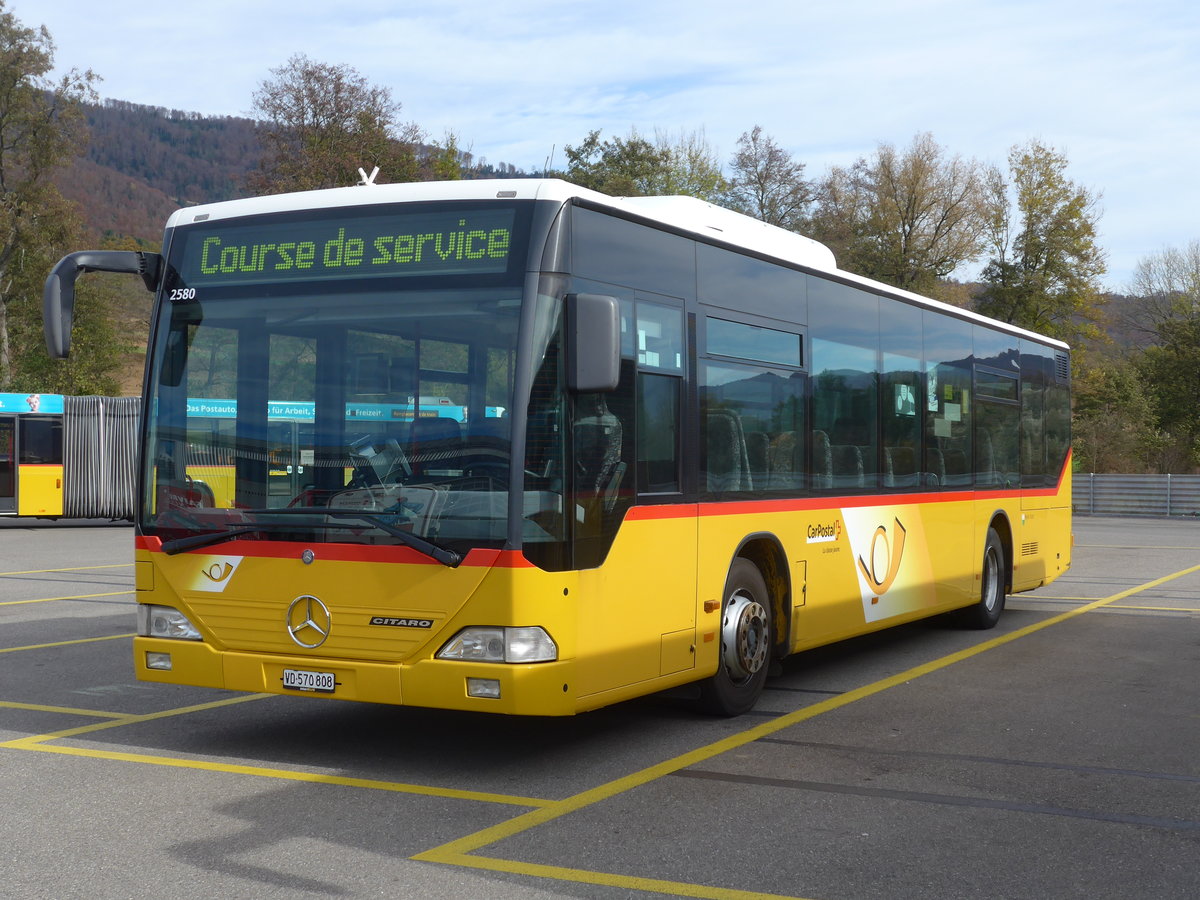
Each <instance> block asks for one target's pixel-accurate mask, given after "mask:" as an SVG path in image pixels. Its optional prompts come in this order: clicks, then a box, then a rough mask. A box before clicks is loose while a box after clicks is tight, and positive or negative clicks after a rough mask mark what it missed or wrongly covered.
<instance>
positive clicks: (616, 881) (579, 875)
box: [414, 856, 800, 900]
mask: <svg viewBox="0 0 1200 900" xmlns="http://www.w3.org/2000/svg"><path fill="white" fill-rule="evenodd" d="M414 858H415V857H414ZM456 865H460V866H469V867H470V868H474V869H487V870H489V871H494V872H508V873H509V874H512V875H534V876H536V877H539V878H555V879H557V880H559V881H573V882H578V883H582V884H599V885H604V886H605V887H618V888H625V889H627V890H631V891H653V892H656V893H659V894H673V895H674V896H676V897H702V898H705V900H800V898H798V897H793V896H790V895H785V894H763V893H759V892H757V891H739V890H735V889H733V888H720V887H711V886H709V885H706V884H688V883H687V882H682V881H662V880H660V879H658V878H640V877H638V876H635V875H617V874H614V873H611V872H590V871H588V870H587V869H568V868H564V867H562V866H544V865H540V864H538V863H514V862H511V861H509V860H506V859H491V858H488V857H484V856H463V857H460V858H459V859H458V860H457V861H456Z"/></svg>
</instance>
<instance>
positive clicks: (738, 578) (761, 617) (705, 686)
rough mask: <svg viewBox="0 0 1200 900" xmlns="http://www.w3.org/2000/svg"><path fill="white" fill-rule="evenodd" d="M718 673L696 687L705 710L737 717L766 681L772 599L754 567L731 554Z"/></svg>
mask: <svg viewBox="0 0 1200 900" xmlns="http://www.w3.org/2000/svg"><path fill="white" fill-rule="evenodd" d="M720 638H721V648H720V659H719V660H718V661H717V672H716V674H715V675H713V676H712V677H711V678H709V679H708V680H707V681H705V682H703V683H702V684H701V686H700V706H701V708H702V709H703V710H704V711H705V712H708V713H712V714H714V715H721V716H740V715H741V714H742V713H746V712H749V711H750V710H751V709H753V708H754V704H755V703H756V702H757V701H758V697H759V695H760V694H761V693H762V689H763V685H764V684H765V683H766V680H767V669H768V667H769V663H770V661H771V647H772V646H773V643H774V628H773V624H772V622H771V598H770V597H769V596H768V594H767V583H766V582H765V581H764V580H763V577H762V573H761V572H759V570H758V567H757V566H755V565H754V563H752V562H750V561H749V560H748V559H741V558H739V559H735V560H734V561H733V565H732V566H730V568H729V575H728V577H727V578H726V579H725V593H724V600H723V602H722V605H721V632H720Z"/></svg>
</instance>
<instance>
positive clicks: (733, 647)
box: [721, 593, 771, 680]
mask: <svg viewBox="0 0 1200 900" xmlns="http://www.w3.org/2000/svg"><path fill="white" fill-rule="evenodd" d="M767 622H768V619H767V611H766V609H764V608H763V605H762V604H761V603H759V602H758V601H757V600H755V599H754V598H752V597H748V596H747V595H745V594H742V593H737V594H734V595H733V596H732V597H730V598H729V602H728V603H727V604H726V605H725V615H724V616H723V618H722V619H721V653H722V656H723V660H724V663H725V668H726V670H727V671H728V672H729V675H730V677H731V678H733V679H735V680H738V679H745V678H750V677H752V676H754V675H755V674H757V673H758V672H759V671H760V670H761V669H762V668H763V666H765V665H766V664H767V656H768V654H769V652H770V649H771V647H770V643H771V635H770V628H769V626H768V624H767Z"/></svg>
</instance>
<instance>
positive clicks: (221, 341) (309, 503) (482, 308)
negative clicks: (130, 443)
mask: <svg viewBox="0 0 1200 900" xmlns="http://www.w3.org/2000/svg"><path fill="white" fill-rule="evenodd" d="M335 214H336V216H340V218H337V217H336V216H335ZM335 214H331V215H330V216H328V217H327V219H328V221H323V220H317V221H315V222H314V221H312V220H306V221H304V222H299V223H297V222H283V223H282V224H280V225H278V227H276V226H275V225H273V224H272V222H271V221H270V220H268V221H266V222H265V223H264V222H262V221H261V219H262V217H260V220H259V221H256V222H255V223H254V224H253V227H242V226H238V225H237V224H236V223H235V225H234V226H225V227H222V228H213V227H201V226H192V227H190V228H188V229H181V231H183V234H177V235H176V238H175V240H174V241H173V243H172V249H171V252H170V254H169V255H168V259H167V264H168V269H167V271H168V275H167V282H166V284H165V285H164V292H163V302H162V303H160V306H159V317H160V318H159V321H158V322H157V323H156V328H155V344H154V348H153V356H152V363H151V372H150V378H149V381H148V387H147V398H148V401H149V406H148V428H147V442H146V453H145V457H144V467H145V478H146V482H145V484H146V489H145V491H144V503H143V508H142V510H141V524H142V527H143V530H144V532H145V533H147V534H154V535H157V536H158V537H160V538H161V539H162V540H163V542H164V549H168V550H170V547H171V546H173V547H175V548H177V549H178V550H184V549H190V548H196V547H200V546H205V545H215V544H219V543H220V542H221V541H222V540H223V539H225V537H226V536H228V538H230V539H232V538H234V537H237V538H240V539H247V538H248V539H261V540H275V541H278V540H301V541H306V542H342V543H347V542H348V543H366V544H382V545H404V546H410V547H415V548H416V549H418V550H420V551H421V552H424V553H426V554H427V555H433V556H434V557H435V558H439V557H438V555H437V552H438V551H439V550H447V549H448V550H449V551H450V554H449V556H447V557H443V558H440V559H439V561H442V562H446V561H447V559H454V558H455V557H457V556H458V555H459V554H461V553H463V552H465V551H467V550H469V549H470V548H472V547H479V546H484V547H501V546H503V545H504V543H505V540H506V537H507V535H506V531H507V516H508V487H509V485H508V480H509V472H510V460H511V429H510V418H509V414H510V412H511V410H512V409H513V397H512V390H513V381H514V367H515V361H516V346H517V331H518V324H519V319H520V314H521V302H522V294H521V282H522V279H521V272H520V269H521V266H520V265H518V264H517V263H516V261H515V260H509V259H507V258H505V257H506V255H507V254H508V253H509V252H510V251H513V250H514V244H515V243H516V242H515V241H513V239H512V235H511V232H510V231H509V230H508V228H509V226H508V225H504V224H503V223H504V222H511V221H512V219H513V216H512V214H511V210H510V211H509V214H508V216H507V218H503V217H497V216H496V215H494V214H493V215H492V216H491V218H490V220H489V221H486V222H483V223H481V224H480V227H478V228H472V227H470V226H471V225H472V224H474V223H472V222H471V221H470V216H469V215H466V214H462V213H460V212H459V213H455V215H454V216H453V217H452V218H453V220H454V221H453V224H454V225H456V226H457V227H458V228H459V231H458V232H457V233H456V232H454V230H453V228H452V227H450V226H449V225H447V224H446V222H447V221H449V220H448V219H447V217H446V215H445V214H444V213H439V214H438V215H437V216H435V215H431V214H429V213H422V215H421V216H419V217H414V216H413V215H410V214H409V215H402V216H401V215H392V216H391V217H389V218H384V217H382V216H375V217H366V216H361V215H360V216H358V218H357V219H355V220H353V221H351V222H349V223H347V221H346V220H345V217H346V213H345V211H344V210H342V211H335ZM439 217H440V218H439ZM460 222H463V223H465V224H462V225H459V224H458V223H460ZM414 234H416V235H417V237H418V238H422V239H427V240H425V241H424V243H425V245H426V246H425V250H426V253H425V259H424V260H423V262H425V263H427V264H426V265H424V267H423V268H420V269H415V270H413V271H405V270H400V269H397V268H396V266H397V265H399V264H398V263H397V262H396V260H397V259H400V258H402V257H401V252H400V251H399V250H397V247H398V246H401V245H403V246H404V247H405V248H407V249H406V250H405V251H404V252H405V253H406V254H407V258H409V259H412V258H414V257H415V255H416V254H417V251H415V250H413V249H412V248H411V242H409V240H408V239H409V238H411V237H413V235H414ZM372 235H375V237H372ZM378 235H387V237H386V240H385V239H383V238H379V237H378ZM285 238H286V240H284V239H285ZM305 238H308V239H310V240H307V241H306V240H305ZM434 238H436V240H434ZM334 242H341V243H340V249H338V250H330V249H329V245H330V244H332V243H334ZM305 243H308V244H310V245H311V250H309V251H308V252H307V258H308V260H309V261H310V263H311V265H310V266H309V268H308V270H307V272H306V273H305V274H303V275H299V274H297V272H296V270H295V267H294V266H293V267H292V268H291V269H289V270H287V271H282V267H283V263H284V261H285V260H290V261H291V262H292V263H295V262H296V260H298V259H302V258H304V257H302V256H301V252H300V251H298V250H297V249H296V247H297V246H300V245H303V244H305ZM281 247H286V248H288V249H285V250H282V251H281V250H280V248H281ZM347 247H349V248H351V249H347ZM377 247H382V248H384V251H385V252H386V254H387V260H386V262H382V263H380V267H379V269H377V270H370V271H367V272H366V274H362V273H360V272H357V271H354V272H351V271H343V272H341V273H340V275H338V273H336V272H334V271H333V269H334V266H333V265H332V263H333V262H334V261H335V258H336V256H335V254H336V253H338V252H340V253H341V254H342V255H341V263H340V264H342V265H344V262H345V260H346V259H347V258H352V257H354V256H356V257H357V258H358V259H359V261H360V262H361V264H362V265H363V266H367V265H370V260H371V258H372V257H371V254H372V252H374V251H373V249H372V248H377ZM231 248H232V250H231ZM263 248H270V249H263ZM501 250H502V251H503V255H501V253H500V251H501ZM472 254H475V255H478V258H475V259H471V258H470V256H471V255H472ZM489 254H490V255H489ZM456 255H459V256H461V259H459V260H456V259H454V257H455V256H456ZM323 256H324V259H325V265H322V262H321V260H322V257H323ZM447 257H449V258H448V259H447ZM379 258H380V259H382V257H379ZM522 261H523V260H522ZM405 264H407V263H405ZM273 267H277V268H280V269H281V271H279V272H275V271H273ZM384 269H390V270H391V271H390V275H389V274H387V273H385V272H383V271H382V270H384ZM335 275H338V277H335ZM414 538H415V540H414ZM217 552H219V551H217Z"/></svg>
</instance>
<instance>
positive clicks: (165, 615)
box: [137, 603, 203, 641]
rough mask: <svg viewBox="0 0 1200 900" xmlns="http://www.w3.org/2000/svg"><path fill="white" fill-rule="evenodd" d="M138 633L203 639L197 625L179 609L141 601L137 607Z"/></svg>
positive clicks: (161, 636) (181, 638)
mask: <svg viewBox="0 0 1200 900" xmlns="http://www.w3.org/2000/svg"><path fill="white" fill-rule="evenodd" d="M137 633H138V634H139V635H140V636H141V637H156V638H176V639H178V640H182V641H199V640H203V638H202V637H201V636H200V632H199V631H197V630H196V626H195V625H193V624H192V623H191V622H190V621H188V617H187V616H185V615H184V614H183V613H181V612H180V611H179V610H177V609H172V608H171V607H169V606H154V605H153V604H150V603H139V604H138V608H137Z"/></svg>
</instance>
